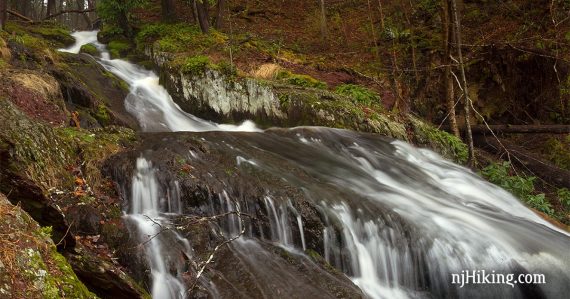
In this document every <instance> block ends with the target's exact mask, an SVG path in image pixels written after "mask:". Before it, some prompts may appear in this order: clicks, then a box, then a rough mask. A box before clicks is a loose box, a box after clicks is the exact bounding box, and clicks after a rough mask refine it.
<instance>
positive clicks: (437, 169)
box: [66, 32, 569, 298]
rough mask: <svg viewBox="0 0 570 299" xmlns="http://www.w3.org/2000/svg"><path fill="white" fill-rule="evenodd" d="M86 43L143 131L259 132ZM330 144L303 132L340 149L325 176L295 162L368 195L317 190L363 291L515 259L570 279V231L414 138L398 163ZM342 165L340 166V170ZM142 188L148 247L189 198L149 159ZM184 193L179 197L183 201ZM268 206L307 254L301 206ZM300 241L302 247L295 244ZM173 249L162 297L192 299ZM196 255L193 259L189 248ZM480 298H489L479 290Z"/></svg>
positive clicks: (158, 273)
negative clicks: (195, 107)
mask: <svg viewBox="0 0 570 299" xmlns="http://www.w3.org/2000/svg"><path fill="white" fill-rule="evenodd" d="M74 37H75V38H76V39H77V44H76V45H74V46H73V47H71V48H69V49H66V51H68V52H73V53H77V52H78V51H79V48H80V46H81V45H82V44H86V43H93V44H94V45H96V46H97V47H98V48H99V49H100V50H101V51H103V55H102V58H100V59H99V61H100V63H101V64H102V65H103V66H104V67H105V68H106V69H107V70H109V71H111V72H113V73H114V74H116V75H117V76H119V77H120V78H122V79H123V80H125V81H126V82H127V83H128V84H129V86H130V88H131V89H130V94H129V96H128V97H127V99H126V100H125V105H126V108H127V110H128V111H129V112H130V113H132V114H133V115H134V116H136V118H137V119H138V120H139V123H140V125H141V127H142V128H143V130H145V131H214V130H226V131H259V130H258V129H257V128H256V127H255V126H254V125H253V124H252V123H251V122H245V123H243V124H242V125H240V126H232V125H219V124H215V123H212V122H209V121H205V120H202V119H200V118H197V117H195V116H193V115H190V114H188V113H185V112H183V111H182V110H181V109H180V108H179V107H178V105H176V104H175V103H174V102H173V101H172V98H171V97H170V95H169V94H168V92H167V91H166V90H165V89H164V88H163V87H162V86H160V85H159V83H158V77H157V76H156V74H154V73H153V72H152V71H147V70H144V69H142V68H140V67H138V66H136V65H134V64H131V63H129V62H127V61H124V60H120V59H114V60H111V59H109V55H108V53H107V52H106V50H105V47H104V45H101V44H99V43H98V42H97V41H96V32H77V33H75V34H74ZM321 142H322V140H321V139H318V138H317V139H314V138H309V137H307V138H305V137H303V136H301V138H300V139H299V143H300V145H299V147H301V146H303V145H304V146H313V147H315V148H317V149H318V151H317V152H318V154H319V156H324V155H325V154H327V151H330V152H331V157H333V158H331V160H333V161H336V162H338V165H337V164H330V165H329V166H327V167H328V168H326V169H319V166H320V165H318V164H317V162H316V161H313V160H306V161H304V160H302V159H299V161H301V162H299V161H295V162H299V163H300V164H302V165H303V166H304V167H307V171H312V170H319V172H318V174H314V175H315V176H317V175H319V176H321V177H323V180H324V181H327V182H328V183H329V184H331V185H333V186H337V187H338V188H342V189H344V190H349V191H351V192H353V193H354V194H357V195H358V198H355V199H346V202H347V203H348V204H347V203H345V202H339V201H338V200H337V201H335V200H332V199H330V198H326V197H325V196H322V195H321V194H319V193H318V192H316V193H315V194H312V196H313V197H314V198H322V203H320V205H321V206H322V207H323V210H324V211H326V212H325V215H326V216H327V217H328V218H329V220H330V224H329V225H328V226H327V227H326V228H325V230H324V244H323V245H324V253H325V258H326V260H327V261H328V262H329V263H330V264H332V265H335V266H336V267H338V268H341V269H343V270H345V271H346V272H348V273H350V275H351V277H352V279H353V281H354V282H355V284H357V285H358V286H359V287H360V288H361V289H362V290H363V291H364V292H366V294H367V295H368V296H369V297H371V298H414V297H428V295H425V294H421V293H419V292H418V289H419V286H420V285H421V283H419V281H421V280H425V279H426V278H425V277H421V276H422V275H423V276H426V275H427V276H429V277H428V279H429V281H430V283H431V284H430V286H431V287H432V288H433V289H435V291H436V292H437V291H438V290H439V291H441V290H440V289H446V288H447V289H448V288H450V287H451V285H450V284H449V277H448V275H449V273H460V272H461V270H478V269H495V270H502V269H506V270H508V269H511V268H510V267H512V263H517V264H519V265H521V266H523V267H524V268H525V269H527V270H528V271H530V272H531V273H532V271H536V272H534V273H540V271H541V269H549V270H550V271H551V272H550V273H554V275H551V276H549V283H551V284H556V283H562V284H563V283H565V282H567V281H568V279H569V278H568V275H569V274H568V269H567V266H568V264H569V254H568V252H567V251H566V253H564V248H562V249H561V248H559V247H560V246H559V244H563V243H559V244H556V243H554V241H552V242H550V241H551V240H553V239H554V238H556V237H560V236H555V234H554V233H553V232H557V233H559V234H560V235H562V236H564V237H567V236H568V234H567V233H565V232H561V231H560V230H558V229H557V228H555V227H553V226H552V225H550V224H549V223H547V222H546V221H544V220H543V219H541V218H540V217H538V216H537V215H535V214H534V213H533V212H532V211H530V210H529V209H527V208H525V207H524V206H523V205H522V204H521V203H520V202H519V201H518V200H517V199H516V198H514V197H513V196H512V195H510V194H509V193H507V192H505V191H504V190H502V189H500V188H498V187H496V186H494V185H491V184H489V183H487V182H485V181H483V180H481V179H480V178H478V177H477V176H476V175H474V174H472V173H471V172H469V171H468V170H466V169H464V168H462V167H459V166H457V165H455V164H453V163H450V162H447V161H445V160H444V159H442V158H440V157H439V156H437V155H435V154H434V153H432V152H430V151H427V150H418V149H416V148H413V147H412V146H410V145H408V144H406V143H403V142H399V141H395V142H392V145H393V146H394V147H395V148H396V152H395V156H390V157H386V156H383V155H384V154H383V153H379V152H376V151H374V149H370V148H364V147H361V146H359V145H357V144H354V145H352V146H346V147H342V151H341V152H340V153H339V152H338V151H331V147H327V146H323V145H321ZM281 155H285V154H284V153H281ZM293 155H296V154H293ZM297 155H298V154H297ZM295 158H300V157H295ZM309 159H312V158H309ZM292 160H294V159H292ZM394 161H396V162H394ZM397 161H400V163H401V164H402V165H403V164H404V162H405V163H408V164H409V165H408V166H411V167H412V168H413V169H414V172H413V173H412V175H410V174H408V173H406V171H407V170H408V169H406V168H399V166H398V165H397V163H398V162H397ZM242 162H246V163H247V164H248V165H251V166H253V167H260V168H263V167H264V165H263V164H262V163H260V162H258V161H254V160H253V159H249V160H248V159H246V158H243V157H241V156H238V157H237V164H238V167H239V166H240V164H241V163H242ZM391 163H392V164H391ZM393 163H396V164H393ZM333 166H334V167H337V168H335V169H332V168H331V167H333ZM406 167H407V166H406ZM417 173H419V175H418V174H417ZM413 175H416V176H415V177H414V176H413ZM132 188H133V189H132V194H133V195H132V198H131V206H132V210H131V211H130V212H129V213H130V214H129V217H130V218H132V219H133V220H134V221H135V222H136V223H137V227H138V231H139V234H140V238H141V240H148V238H149V237H148V236H151V235H154V234H156V233H157V232H158V230H159V229H160V226H158V225H157V224H156V223H154V222H153V221H156V222H158V223H160V224H161V225H168V221H167V220H166V219H165V218H164V217H163V216H162V215H164V213H168V212H172V213H180V211H181V210H180V207H181V206H180V202H179V201H178V202H176V201H173V202H171V201H170V200H168V203H169V207H170V208H164V207H162V208H161V207H160V204H159V203H160V201H159V195H158V194H160V193H159V191H158V186H157V183H156V179H155V178H154V170H152V167H151V165H150V164H149V162H148V161H146V160H144V159H139V160H137V172H136V174H135V176H134V178H133V187H132ZM307 188H308V189H310V186H308V187H307ZM177 192H178V191H174V190H173V191H171V193H172V194H175V193H177ZM173 197H176V196H173ZM219 199H220V201H221V202H220V205H221V206H223V211H226V212H228V211H234V210H235V207H236V205H237V202H233V201H232V200H230V198H229V196H228V195H227V194H225V193H224V194H221V195H220V197H219ZM349 204H350V205H349ZM376 205H382V207H383V208H387V209H388V210H389V211H390V212H391V213H393V214H394V215H397V217H400V218H401V219H402V222H405V223H411V224H413V225H412V226H410V227H401V226H399V225H401V224H399V223H400V222H398V221H388V220H389V219H388V220H386V219H380V217H379V216H377V215H370V214H372V212H368V211H367V209H368V208H371V211H372V210H373V208H375V207H376ZM265 209H266V212H267V216H268V217H269V220H270V229H271V239H272V241H274V242H277V243H278V244H279V245H281V246H283V247H285V248H289V249H291V248H295V246H298V247H301V248H299V249H305V248H306V244H305V237H304V232H303V222H302V218H301V217H300V214H299V213H298V212H297V211H296V210H295V209H294V207H293V206H292V205H291V203H290V202H288V203H287V202H285V203H277V202H275V201H274V200H273V199H272V198H271V197H267V198H266V199H265ZM375 211H376V210H375ZM147 216H148V217H151V218H152V219H153V221H150V220H149V219H148V218H147ZM292 222H293V224H296V225H297V228H298V232H299V234H298V235H296V234H294V233H293V229H292ZM333 223H335V224H336V225H333ZM338 224H340V225H341V228H340V232H339V233H340V239H339V238H337V236H336V234H335V230H339V227H338ZM228 227H229V230H230V231H229V235H231V236H233V235H235V234H236V233H238V232H239V231H240V230H241V223H240V222H239V221H238V219H237V217H236V216H230V217H228ZM412 229H413V230H414V233H415V234H417V236H414V237H413V241H414V242H415V243H413V244H408V243H407V242H411V241H410V237H409V236H405V234H406V233H408V232H410V230H412ZM295 239H297V240H301V242H295ZM181 243H182V244H184V241H183V240H181ZM296 244H297V245H296ZM544 244H547V245H544ZM182 247H183V248H184V247H185V246H182ZM526 249H528V250H526ZM164 250H167V249H165V248H164V247H163V246H162V242H161V239H160V238H154V239H152V240H150V241H149V242H147V245H146V252H147V256H148V258H149V264H150V265H151V267H152V277H153V288H152V293H153V298H181V297H183V296H182V294H183V293H184V286H183V285H182V283H181V281H180V279H179V278H178V276H177V275H172V274H171V273H170V272H169V271H168V269H169V268H171V267H168V266H166V265H167V264H169V262H168V261H165V260H164V256H166V255H165V254H164ZM235 250H236V252H238V253H241V254H243V258H244V259H249V263H250V264H252V265H253V264H256V263H258V264H259V263H260V261H257V260H255V259H254V258H253V257H251V256H248V252H249V253H251V252H253V251H256V252H257V254H258V257H259V258H266V259H267V258H268V257H264V256H265V253H263V252H264V251H263V249H262V248H261V247H260V246H259V244H256V243H255V242H254V241H252V240H245V241H244V240H242V241H239V242H237V245H236V248H235ZM416 251H422V254H421V255H422V257H424V258H425V260H423V261H422V264H421V265H418V263H419V262H418V261H417V260H414V256H417V255H418V253H417V252H416ZM186 252H187V254H188V255H190V249H189V246H188V249H187V250H186ZM268 265H269V263H268V264H267V265H259V266H260V267H258V268H255V269H256V270H259V269H263V270H264V271H262V272H263V273H266V275H270V273H269V272H270V271H271V267H268ZM263 266H264V267H265V268H263ZM179 271H181V270H179ZM263 273H261V275H263ZM279 275H283V276H284V275H286V273H285V272H283V273H280V274H279ZM291 280H292V279H291ZM441 293H446V292H444V291H442V292H439V294H441ZM446 294H449V293H446ZM488 294H489V295H490V296H493V295H494V296H499V295H501V296H504V297H516V293H513V291H512V290H510V289H509V288H506V289H503V293H500V292H499V293H497V292H491V293H488ZM554 294H556V292H554ZM463 295H465V294H463ZM469 295H478V296H483V295H481V294H473V293H467V296H468V297H469Z"/></svg>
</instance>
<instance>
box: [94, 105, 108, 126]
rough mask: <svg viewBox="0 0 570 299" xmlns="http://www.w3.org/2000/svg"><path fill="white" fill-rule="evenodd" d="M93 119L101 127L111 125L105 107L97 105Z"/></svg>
mask: <svg viewBox="0 0 570 299" xmlns="http://www.w3.org/2000/svg"><path fill="white" fill-rule="evenodd" d="M94 117H95V119H96V120H97V121H98V122H99V124H101V126H107V125H109V124H110V123H111V115H110V113H109V109H108V108H107V106H105V105H103V104H99V106H97V110H95V115H94Z"/></svg>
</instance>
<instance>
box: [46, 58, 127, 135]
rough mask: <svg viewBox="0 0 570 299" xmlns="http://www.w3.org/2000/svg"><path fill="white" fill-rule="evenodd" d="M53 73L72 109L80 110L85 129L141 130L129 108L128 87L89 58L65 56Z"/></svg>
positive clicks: (80, 118) (69, 107)
mask: <svg viewBox="0 0 570 299" xmlns="http://www.w3.org/2000/svg"><path fill="white" fill-rule="evenodd" d="M61 57H62V59H61V63H59V64H58V65H57V67H56V68H53V69H52V70H51V73H52V75H53V76H54V77H55V78H56V79H57V80H58V81H59V83H60V86H61V92H62V94H63V96H64V98H65V100H66V103H67V105H68V110H71V111H78V113H79V116H80V117H79V120H80V121H81V122H82V123H81V127H84V128H93V127H101V126H108V125H120V126H125V127H130V128H134V129H137V128H138V122H137V121H136V119H135V118H133V117H132V116H131V115H130V114H129V113H128V112H127V111H126V109H125V105H124V100H125V97H126V96H127V94H128V92H129V87H128V85H127V84H126V83H125V82H124V81H123V80H121V79H119V78H117V77H116V76H115V75H113V74H112V73H110V72H108V71H107V70H105V69H104V68H103V67H102V66H101V65H99V64H98V63H97V61H95V59H93V57H91V56H88V55H74V54H61Z"/></svg>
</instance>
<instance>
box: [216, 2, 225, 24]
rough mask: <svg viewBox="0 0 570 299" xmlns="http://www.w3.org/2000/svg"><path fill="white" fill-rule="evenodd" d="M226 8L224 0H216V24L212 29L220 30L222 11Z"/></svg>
mask: <svg viewBox="0 0 570 299" xmlns="http://www.w3.org/2000/svg"><path fill="white" fill-rule="evenodd" d="M225 7H226V0H218V4H217V8H216V9H217V12H216V23H215V24H214V27H215V28H216V29H218V30H220V29H221V28H222V25H223V23H224V9H225Z"/></svg>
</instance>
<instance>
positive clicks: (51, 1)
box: [46, 0, 55, 17]
mask: <svg viewBox="0 0 570 299" xmlns="http://www.w3.org/2000/svg"><path fill="white" fill-rule="evenodd" d="M54 10H55V0H47V10H46V17H49V16H51V15H52V14H53V13H54Z"/></svg>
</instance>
